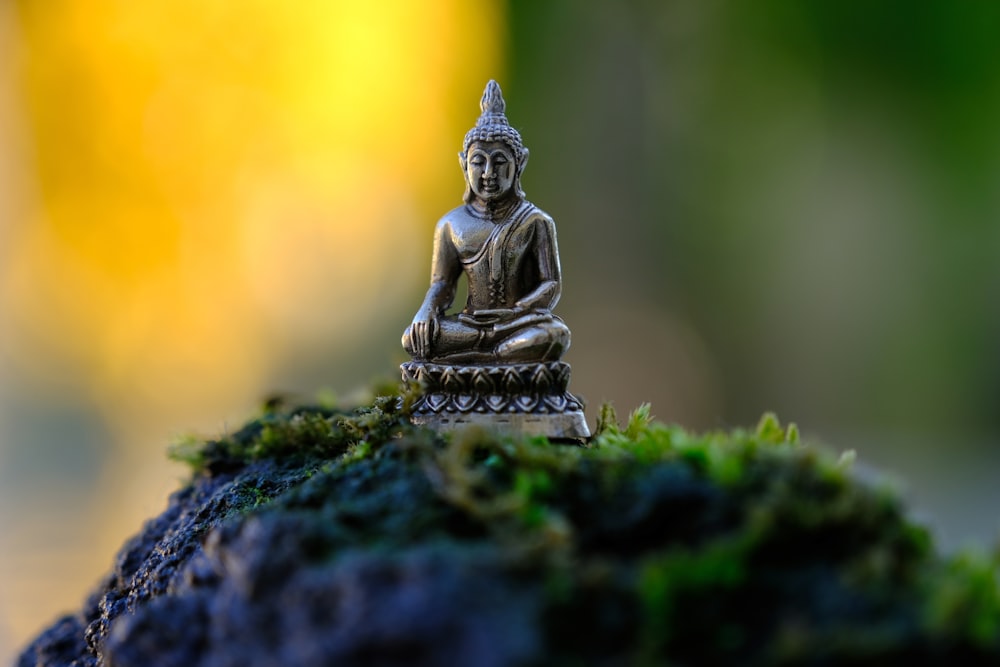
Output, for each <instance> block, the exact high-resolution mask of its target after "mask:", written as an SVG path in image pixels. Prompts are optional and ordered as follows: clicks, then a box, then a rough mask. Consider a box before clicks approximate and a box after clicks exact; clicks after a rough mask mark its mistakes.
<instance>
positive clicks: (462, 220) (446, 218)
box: [437, 206, 471, 229]
mask: <svg viewBox="0 0 1000 667" xmlns="http://www.w3.org/2000/svg"><path fill="white" fill-rule="evenodd" d="M470 217H471V216H470V215H469V212H468V211H467V210H466V207H465V206H456V207H455V208H453V209H451V210H450V211H448V212H447V213H445V214H444V215H442V216H441V219H440V220H438V222H437V226H438V228H439V229H440V228H448V229H453V228H458V229H461V228H462V227H463V226H464V225H466V224H468V222H469V219H470Z"/></svg>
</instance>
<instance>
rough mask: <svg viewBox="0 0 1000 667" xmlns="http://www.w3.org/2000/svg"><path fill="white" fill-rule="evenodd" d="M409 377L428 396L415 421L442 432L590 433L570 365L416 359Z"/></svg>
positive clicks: (415, 408)
mask: <svg viewBox="0 0 1000 667" xmlns="http://www.w3.org/2000/svg"><path fill="white" fill-rule="evenodd" d="M400 369H401V370H402V373H403V382H404V383H405V384H406V385H408V386H419V387H421V388H422V389H423V392H424V393H423V395H422V396H421V397H420V398H419V399H417V401H416V402H415V403H414V405H413V412H412V417H411V421H412V422H413V423H414V424H420V425H423V426H428V427H431V428H434V429H437V430H439V431H455V430H457V429H460V428H464V427H466V426H470V425H479V426H483V427H486V428H492V429H496V430H506V431H517V432H519V433H525V434H527V435H544V436H547V437H549V438H589V437H590V429H588V428H587V419H586V417H585V416H584V414H583V403H582V402H581V401H580V399H579V398H577V397H576V396H574V395H573V394H571V393H569V392H568V391H567V387H568V385H569V376H570V367H569V364H566V363H563V362H560V361H555V362H547V363H538V364H503V365H495V366H449V365H443V364H432V363H426V362H419V361H411V362H407V363H405V364H403V365H402V366H401V367H400Z"/></svg>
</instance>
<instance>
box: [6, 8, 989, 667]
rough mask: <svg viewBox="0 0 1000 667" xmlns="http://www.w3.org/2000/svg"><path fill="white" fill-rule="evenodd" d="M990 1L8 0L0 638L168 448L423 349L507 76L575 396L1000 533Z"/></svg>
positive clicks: (25, 635)
mask: <svg viewBox="0 0 1000 667" xmlns="http://www.w3.org/2000/svg"><path fill="white" fill-rule="evenodd" d="M998 34H1000V4H998V3H986V2H983V3H952V2H949V1H948V0H936V1H931V2H923V3H912V2H906V1H904V0H883V1H882V2H879V3H869V2H860V1H858V2H854V1H848V2H844V1H843V0H811V1H805V2H804V1H802V0H759V1H758V2H754V3H745V2H725V1H722V0H668V1H663V0H626V1H623V2H618V3H606V2H599V1H597V0H572V1H571V0H551V1H549V2H545V3H539V2H529V1H528V0H510V1H509V2H501V1H499V0H497V1H494V2H479V3H468V2H463V1H462V0H433V1H428V2H423V3H413V2H408V1H407V0H396V1H389V0H387V1H384V2H380V3H366V2H354V1H351V0H339V1H336V2H335V1H332V0H325V1H323V0H300V1H296V2H287V3H272V2H264V1H263V0H243V1H242V2H234V1H232V0H150V1H149V2H143V3H129V2H121V1H120V0H86V1H85V0H45V2H41V1H39V0H20V1H12V2H6V3H0V661H4V660H6V661H9V659H12V657H13V655H14V653H15V651H16V650H17V649H19V648H20V647H21V646H22V645H23V644H24V642H26V641H27V640H28V639H29V638H30V637H31V636H32V635H33V634H34V633H36V632H38V631H39V630H41V629H42V627H43V626H44V625H45V624H47V623H49V622H50V621H52V620H53V619H54V618H55V617H56V616H57V615H58V614H60V613H62V612H64V611H71V610H74V609H77V608H78V607H79V606H80V604H81V601H82V599H83V597H84V596H85V595H86V593H87V591H88V590H89V588H90V587H91V586H92V585H94V583H95V582H96V581H97V580H98V577H99V576H100V574H101V573H102V572H104V571H105V570H106V569H107V568H108V567H109V566H110V564H111V558H112V555H113V553H114V551H115V550H116V549H117V548H118V546H119V545H120V544H121V542H122V541H123V540H124V539H125V538H126V537H127V536H129V535H130V534H132V533H134V532H135V531H136V530H137V529H138V528H139V526H140V525H141V522H142V521H143V520H144V519H146V518H148V517H150V516H152V515H154V514H156V513H158V512H159V511H161V509H162V508H163V507H164V506H165V503H166V496H167V495H168V494H169V493H170V492H171V491H172V490H174V489H175V488H177V486H178V485H179V484H180V482H181V480H182V479H183V477H184V476H185V474H186V472H185V470H184V469H183V468H182V467H181V466H179V465H176V464H173V463H170V462H168V461H166V459H165V457H164V449H165V447H166V445H167V444H168V442H170V441H171V439H172V438H175V437H177V436H178V435H181V434H184V433H189V432H198V433H203V434H206V435H214V434H221V433H225V432H226V431H227V430H231V429H235V428H237V427H238V426H239V425H240V424H241V423H242V422H243V421H244V420H245V419H246V418H247V417H249V416H251V415H252V414H253V413H254V411H255V410H256V407H257V405H259V403H260V402H261V401H262V399H264V398H265V397H267V396H269V395H272V394H274V393H285V394H289V395H291V396H293V397H300V398H302V399H309V398H311V397H313V396H315V395H316V394H317V392H320V391H326V392H332V393H334V394H335V395H338V396H342V397H348V396H350V394H351V393H352V392H353V391H355V390H357V389H358V388H359V387H364V386H365V385H366V384H367V383H369V382H370V381H371V380H372V379H373V378H385V377H391V376H393V375H395V373H396V365H397V364H398V363H399V362H400V361H402V360H403V359H404V357H403V352H402V350H401V349H400V347H399V336H400V334H401V332H402V330H403V328H404V327H405V326H406V325H407V324H408V323H409V321H410V318H411V317H412V315H413V312H414V311H415V310H416V308H417V306H418V305H419V302H420V299H421V297H422V294H423V292H424V290H425V288H426V283H427V278H428V271H429V267H428V261H429V251H430V240H431V238H430V237H431V231H432V229H433V225H434V222H435V221H436V219H437V217H438V216H440V215H441V214H442V213H443V212H445V211H447V210H448V209H450V208H452V207H453V206H455V205H457V204H458V202H459V201H460V197H461V193H462V190H463V184H462V180H461V179H462V176H461V173H460V171H459V169H458V162H457V159H456V154H457V152H458V151H459V150H460V149H461V140H462V137H463V135H464V132H465V131H466V130H467V129H468V128H469V127H470V126H471V125H472V124H473V123H474V121H475V119H476V117H477V115H478V101H479V96H480V94H481V92H482V88H483V86H484V84H485V82H486V80H487V79H489V78H496V79H498V80H499V81H500V83H501V85H502V86H503V89H504V93H505V95H506V97H507V102H508V116H509V117H510V119H511V122H512V123H513V124H514V125H515V126H516V127H518V128H519V129H520V130H521V133H522V136H523V137H524V140H525V142H526V144H527V146H528V147H529V148H530V150H531V161H530V164H529V166H528V169H527V171H526V174H525V178H524V186H525V189H526V191H527V193H528V196H529V198H530V199H532V200H533V201H534V202H535V203H537V204H539V205H540V206H541V207H542V208H544V209H545V210H546V211H548V212H549V213H550V214H551V215H552V216H553V217H554V218H555V220H556V223H557V225H558V227H559V231H560V237H559V241H560V246H561V248H560V249H561V254H562V264H563V270H564V281H565V284H564V292H563V299H562V301H561V303H560V305H559V308H558V312H559V314H560V315H561V316H562V317H563V318H564V319H565V320H566V321H567V323H568V324H569V325H570V326H571V328H572V329H573V347H572V350H571V351H570V352H569V354H568V355H567V357H568V360H569V361H570V362H571V363H572V364H573V371H574V375H573V381H572V385H571V388H572V389H574V390H575V391H576V392H577V393H580V394H583V395H584V396H585V398H586V399H587V400H588V401H589V404H590V406H591V407H590V410H589V412H590V413H591V420H593V415H594V413H595V409H596V407H597V405H599V404H600V403H601V402H602V401H605V400H610V401H612V402H613V403H614V405H615V406H616V407H617V408H618V410H619V413H620V414H623V413H627V412H628V411H629V410H631V409H632V408H634V407H635V406H636V405H637V404H639V403H640V402H643V401H649V402H651V403H652V405H653V412H654V414H655V415H656V416H657V417H658V418H660V419H661V420H664V421H669V422H677V423H680V424H682V425H684V426H687V427H690V428H693V429H698V430H704V429H714V428H728V427H732V426H739V425H752V424H754V423H755V422H756V420H757V419H758V418H759V416H760V414H761V413H762V412H763V411H765V410H774V411H776V412H777V413H778V414H779V416H780V417H781V418H782V419H783V420H791V421H795V422H797V423H798V424H799V425H800V427H801V428H802V430H803V431H804V432H805V434H806V436H807V437H810V438H812V439H813V440H814V441H820V442H825V443H828V444H829V445H831V446H833V447H836V448H839V449H856V450H857V451H858V456H859V459H860V461H861V462H863V463H867V464H871V465H874V466H877V467H879V468H880V469H882V470H884V471H887V472H890V473H892V474H893V475H895V476H896V477H897V478H898V479H899V480H901V481H900V485H901V487H902V488H903V490H904V493H905V494H906V495H907V497H908V498H909V499H910V500H911V502H912V503H913V506H914V507H916V508H917V509H918V510H919V512H920V514H919V517H918V518H920V519H921V520H924V521H926V522H928V523H929V524H930V525H931V526H932V527H933V529H934V532H935V533H936V534H937V536H938V538H939V539H940V540H941V541H942V542H943V544H944V545H945V546H946V547H947V548H949V549H952V548H955V547H957V546H961V545H964V544H968V543H974V544H980V545H984V546H986V545H991V544H993V543H994V542H995V541H996V538H997V537H998V535H1000V517H998V512H997V508H998V507H1000V485H997V484H996V479H997V474H998V472H1000V410H998V408H1000V261H998V258H1000V39H997V37H996V36H997V35H998Z"/></svg>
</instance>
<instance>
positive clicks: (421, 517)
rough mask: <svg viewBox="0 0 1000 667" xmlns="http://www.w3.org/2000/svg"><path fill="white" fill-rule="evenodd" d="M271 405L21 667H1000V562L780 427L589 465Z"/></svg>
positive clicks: (653, 448)
mask: <svg viewBox="0 0 1000 667" xmlns="http://www.w3.org/2000/svg"><path fill="white" fill-rule="evenodd" d="M395 404H396V403H395V399H394V398H385V399H379V400H378V401H376V403H375V405H373V406H371V407H368V408H363V409H359V410H355V411H346V412H337V411H333V410H324V409H319V408H298V409H293V410H271V411H269V412H267V413H265V414H264V415H263V416H262V417H260V418H259V419H257V420H254V421H253V422H251V423H250V424H248V425H247V426H246V427H245V428H244V429H242V430H241V431H239V432H238V433H237V434H235V435H234V436H231V437H229V438H227V439H224V440H218V441H210V442H207V443H193V442H189V443H186V444H185V445H184V446H182V447H179V448H177V449H175V451H174V454H175V456H178V457H181V458H183V459H185V460H187V461H189V462H190V463H191V464H192V466H193V467H194V475H193V477H192V479H191V482H190V484H189V485H188V486H186V487H185V488H183V489H181V490H180V491H178V492H176V493H175V494H173V496H172V497H171V499H170V504H169V507H168V508H167V510H166V511H165V512H164V513H163V514H162V515H160V516H159V517H156V518H155V519H152V520H151V521H149V522H148V523H147V524H146V525H145V526H144V527H143V529H142V530H141V531H140V532H139V534H138V535H136V536H135V537H134V538H132V539H131V540H130V541H129V542H128V543H126V544H125V546H124V547H123V548H122V550H121V551H120V553H119V554H118V557H117V559H116V561H115V566H114V569H113V571H112V572H111V573H110V574H109V575H108V576H107V577H106V578H105V580H104V581H103V582H102V583H101V584H100V586H99V587H98V590H97V591H96V592H95V594H94V595H92V596H91V598H90V599H89V600H88V601H87V602H86V604H85V605H84V608H83V609H82V610H81V611H80V612H79V613H77V614H75V615H72V616H67V617H64V618H62V619H60V620H59V621H58V622H56V624H55V625H53V626H52V627H51V628H50V629H48V630H47V631H45V632H44V633H43V634H41V635H40V636H39V637H38V638H37V639H36V640H35V642H34V643H33V644H32V645H31V646H29V647H28V648H27V649H26V650H25V652H24V653H23V654H22V656H21V658H20V661H19V663H18V666H19V667H29V666H35V665H38V666H52V667H55V666H69V665H73V666H80V667H82V666H94V665H106V666H108V667H150V666H173V665H177V666H181V665H184V666H185V667H228V666H233V667H235V666H237V665H239V666H241V667H247V666H249V667H256V666H261V667H263V666H265V665H266V666H272V665H274V666H277V665H281V666H284V667H289V666H291V667H294V666H299V665H301V666H306V665H309V666H314V665H326V664H329V665H418V666H419V665H451V664H455V665H477V666H485V667H494V666H495V667H501V666H506V665H543V664H544V665H570V664H586V665H621V664H666V663H668V662H669V663H673V664H692V665H694V664H736V663H738V664H744V665H785V664H787V665H792V664H816V665H824V664H831V665H832V664H837V665H840V664H943V663H945V662H948V663H952V662H955V663H956V664H958V663H961V664H976V663H990V662H995V661H996V660H998V659H1000V593H998V589H997V577H996V573H997V564H996V562H995V561H993V560H990V559H987V558H985V557H976V556H974V555H963V556H959V557H955V558H952V559H950V560H949V559H945V558H943V557H941V556H939V555H937V554H936V553H935V552H934V549H933V547H932V545H931V542H930V539H929V537H928V535H927V533H926V531H924V530H923V529H922V528H920V527H919V526H916V525H914V524H912V523H910V522H909V521H907V520H906V519H905V517H904V516H903V508H902V506H901V504H900V502H899V500H898V499H897V498H896V497H895V496H894V495H893V494H892V493H890V492H888V491H886V490H884V489H882V488H879V487H878V486H877V485H873V484H872V483H862V482H860V481H858V480H857V479H855V476H854V475H853V474H852V473H851V470H850V466H849V465H848V464H847V463H846V462H845V461H840V462H838V461H836V460H834V459H832V458H829V457H828V456H827V455H825V454H823V453H822V452H819V451H817V450H815V449H812V448H810V447H808V446H806V445H803V444H800V443H798V442H797V435H796V432H795V431H794V429H791V428H790V429H783V428H781V427H780V426H779V425H778V424H777V422H776V421H775V420H774V419H773V418H771V417H765V419H763V420H762V422H761V425H760V427H759V428H758V429H757V430H756V431H753V432H748V431H736V432H733V433H731V434H728V435H727V434H711V435H707V436H694V435H690V434H688V433H685V432H684V431H683V430H681V429H679V428H675V427H668V426H664V425H662V424H658V423H655V422H651V421H650V420H649V419H648V412H646V411H644V410H639V411H637V412H636V413H634V414H633V416H632V417H631V418H630V420H629V423H628V425H627V427H626V428H624V429H621V428H619V427H618V426H617V425H616V424H615V423H614V419H613V418H612V417H611V416H610V415H608V414H605V415H604V418H603V425H602V428H601V432H600V433H599V434H598V435H597V436H596V437H595V439H594V440H593V442H591V443H590V444H588V445H586V446H574V445H555V444H551V443H549V442H548V441H546V440H545V439H544V438H533V439H531V438H517V437H513V438H512V437H503V438H498V437H496V436H493V435H490V434H488V433H486V432H482V431H469V432H466V433H464V434H458V435H456V436H454V437H452V438H450V439H443V438H441V437H439V436H437V435H435V434H434V433H432V432H430V431H427V430H425V429H420V428H415V427H411V426H409V425H406V424H405V419H403V415H402V413H401V412H400V411H399V410H397V409H396V408H395Z"/></svg>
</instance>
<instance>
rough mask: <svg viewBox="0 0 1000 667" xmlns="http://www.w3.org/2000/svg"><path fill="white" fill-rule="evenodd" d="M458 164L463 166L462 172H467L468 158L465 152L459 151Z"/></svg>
mask: <svg viewBox="0 0 1000 667" xmlns="http://www.w3.org/2000/svg"><path fill="white" fill-rule="evenodd" d="M458 163H459V164H460V165H462V171H465V165H466V157H465V151H459V153H458Z"/></svg>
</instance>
